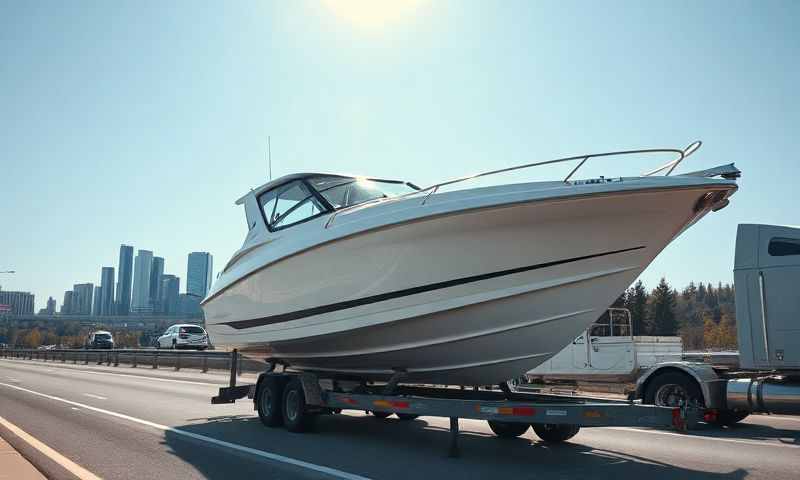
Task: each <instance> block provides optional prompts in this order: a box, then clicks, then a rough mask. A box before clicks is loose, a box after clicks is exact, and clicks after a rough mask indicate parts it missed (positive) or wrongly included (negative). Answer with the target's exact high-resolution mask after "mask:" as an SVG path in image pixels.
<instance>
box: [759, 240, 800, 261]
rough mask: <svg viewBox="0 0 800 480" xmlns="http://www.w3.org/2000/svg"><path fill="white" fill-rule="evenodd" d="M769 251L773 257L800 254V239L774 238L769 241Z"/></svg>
mask: <svg viewBox="0 0 800 480" xmlns="http://www.w3.org/2000/svg"><path fill="white" fill-rule="evenodd" d="M767 251H768V252H769V254H770V255H772V256H773V257H785V256H788V255H800V239H796V238H773V239H771V240H770V241H769V247H768V248H767Z"/></svg>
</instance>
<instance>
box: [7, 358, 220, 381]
mask: <svg viewBox="0 0 800 480" xmlns="http://www.w3.org/2000/svg"><path fill="white" fill-rule="evenodd" d="M3 360H7V361H9V362H10V363H14V364H19V365H25V366H32V367H37V365H35V364H31V363H28V362H23V361H14V360H11V359H5V358H3V359H0V361H3ZM56 369H57V370H58V371H62V372H79V373H90V374H92V375H116V376H118V377H129V378H139V379H142V380H155V381H157V382H169V383H184V384H188V385H203V386H212V387H222V386H225V385H226V382H225V381H224V380H221V383H209V382H199V381H193V380H179V379H175V380H173V379H171V378H166V377H148V376H145V375H131V374H129V373H116V372H96V371H93V370H83V369H81V368H72V367H56ZM7 378H9V379H10V378H11V377H7ZM17 381H19V380H17Z"/></svg>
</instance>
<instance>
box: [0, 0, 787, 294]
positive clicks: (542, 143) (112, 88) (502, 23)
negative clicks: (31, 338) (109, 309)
mask: <svg viewBox="0 0 800 480" xmlns="http://www.w3.org/2000/svg"><path fill="white" fill-rule="evenodd" d="M402 3H404V4H401V5H394V6H391V7H384V8H380V9H379V10H376V8H375V7H374V5H375V4H378V5H385V4H382V3H381V2H369V1H363V0H360V1H359V0H356V1H352V0H346V1H344V2H342V3H339V4H337V3H336V2H332V1H331V2H322V3H316V2H300V1H297V2H295V1H292V2H283V1H280V2H279V1H276V2H244V1H238V2H214V3H205V2H200V1H190V2H177V1H172V2H161V1H136V2H133V1H128V2H105V1H98V2H80V1H75V2H60V1H52V2H40V1H16V2H12V1H6V2H2V3H0V204H2V210H1V211H2V216H3V221H2V227H0V228H1V229H2V230H1V232H2V233H1V234H0V270H5V269H16V270H17V271H18V272H19V273H17V274H16V275H15V276H7V275H2V276H0V284H2V285H3V288H5V289H19V290H30V291H32V292H34V293H35V294H36V304H37V305H36V308H37V309H38V308H41V307H42V306H43V305H44V301H45V300H46V298H47V296H49V295H52V296H53V297H55V298H56V299H57V300H58V303H59V305H60V304H61V300H62V297H63V292H64V290H67V289H69V288H71V286H72V284H73V283H77V282H93V283H98V282H99V276H100V267H101V266H103V265H112V266H114V267H116V266H117V255H118V248H119V245H120V244H121V243H127V244H132V245H134V246H135V247H136V248H137V249H138V248H145V249H151V250H154V251H155V254H156V255H161V256H164V257H165V258H166V271H167V272H170V273H175V274H177V275H179V276H180V277H181V287H182V290H184V289H185V285H186V254H187V253H188V252H189V251H192V250H207V251H210V252H211V253H212V254H213V255H214V260H215V267H216V268H217V269H218V268H219V267H220V266H221V265H222V264H224V263H225V262H226V261H227V259H228V258H229V257H230V255H231V253H232V252H233V251H234V250H235V249H236V248H238V246H239V245H240V244H241V241H242V240H243V238H244V234H245V230H246V227H245V222H244V217H243V213H242V212H241V211H240V209H239V207H236V206H234V205H233V201H234V200H235V199H236V198H237V197H238V196H239V195H240V194H242V193H244V192H246V191H247V190H248V188H250V187H252V186H255V185H258V184H260V183H263V182H264V181H265V180H266V175H267V164H266V152H265V150H266V136H267V134H269V135H271V136H272V155H273V169H274V173H275V175H276V176H277V175H282V174H286V173H290V172H295V171H308V170H311V171H315V170H322V171H341V172H353V173H361V174H367V175H373V176H381V177H398V178H403V179H408V180H413V181H415V182H417V183H418V184H430V183H433V182H436V181H438V180H443V179H447V178H450V177H455V176H460V175H463V174H466V173H470V172H475V171H480V170H487V169H494V168H499V167H504V166H510V165H514V164H519V163H524V162H529V161H533V160H537V159H546V158H550V157H556V156H565V155H570V154H580V153H587V152H593V151H607V150H615V149H623V148H631V147H656V146H665V147H673V146H674V147H682V146H685V145H686V144H688V143H689V142H691V141H693V140H695V139H702V140H703V141H704V142H705V145H704V146H703V148H702V149H701V150H700V151H699V152H698V153H697V154H695V156H693V157H692V158H691V159H690V160H687V165H685V166H684V167H682V168H683V169H684V171H687V170H689V169H700V168H707V167H712V166H716V165H719V164H722V163H729V162H736V165H737V166H738V167H739V168H741V170H743V172H744V176H743V178H742V180H741V182H740V185H741V189H740V191H739V193H738V194H737V195H736V196H735V197H734V199H733V201H732V203H731V206H730V207H728V208H727V209H725V210H723V211H721V212H718V213H717V214H714V215H711V216H709V217H707V218H706V219H705V220H704V221H703V222H702V223H701V224H699V225H697V226H695V227H694V228H692V229H691V230H690V231H689V232H687V233H686V234H684V235H683V236H682V237H681V238H680V239H679V240H678V241H676V242H675V243H673V244H672V245H671V246H669V247H668V249H667V250H666V251H665V252H664V253H663V254H662V255H661V256H660V257H659V258H658V259H657V260H656V262H655V263H654V264H653V265H652V266H651V267H650V268H649V269H648V270H647V271H646V272H645V274H644V275H643V279H644V281H645V283H646V284H647V285H648V286H650V287H652V286H654V284H655V283H656V282H657V281H658V278H659V277H661V276H662V275H665V276H666V277H667V278H668V279H669V280H670V281H671V282H673V283H674V284H675V285H676V286H678V287H681V286H683V285H684V284H686V283H687V282H689V280H692V279H694V280H701V281H710V282H717V281H723V282H727V281H731V280H732V273H731V268H732V261H733V243H734V235H735V229H736V224H737V223H740V222H764V223H780V224H798V223H800V222H798V220H797V218H798V214H797V206H796V199H797V195H796V193H795V192H796V191H797V186H796V184H797V183H798V182H800V159H799V158H798V153H797V141H798V133H797V132H798V126H799V125H800V122H799V120H800V96H799V95H798V93H797V89H798V85H800V66H799V65H800V62H798V54H800V34H799V33H798V32H799V30H798V28H797V25H798V24H800V3H798V2H791V1H785V2H780V1H769V2H742V1H733V2H731V1H724V2H710V1H706V2H695V1H685V2H681V1H671V2H622V1H617V2H610V3H606V4H604V5H602V6H600V5H599V4H597V3H596V2H589V1H586V2H563V1H559V2H552V3H548V2H527V1H522V2H503V3H502V4H500V3H495V2H478V1H476V2H460V1H459V2H433V1H425V0H421V1H411V2H402ZM406 4H407V5H406ZM660 160H662V159H650V160H648V161H643V162H642V161H639V162H633V161H616V162H605V163H602V162H597V163H598V165H597V166H594V167H593V168H592V169H588V170H587V171H586V173H585V174H584V176H586V175H589V174H606V175H609V176H617V175H630V174H638V173H640V172H642V171H644V170H645V169H646V168H647V167H649V166H653V165H655V164H658V163H659V161H660ZM551 173H553V172H530V171H528V172H523V173H521V174H517V175H514V176H512V177H511V178H503V179H499V180H498V181H523V180H534V179H541V178H547V177H548V176H549V175H550V174H551Z"/></svg>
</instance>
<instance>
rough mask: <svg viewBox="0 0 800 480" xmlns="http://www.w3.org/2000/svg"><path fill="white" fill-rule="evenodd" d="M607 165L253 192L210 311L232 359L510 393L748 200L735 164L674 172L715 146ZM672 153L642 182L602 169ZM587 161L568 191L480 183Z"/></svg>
mask: <svg viewBox="0 0 800 480" xmlns="http://www.w3.org/2000/svg"><path fill="white" fill-rule="evenodd" d="M699 146H700V142H695V143H693V144H691V145H690V146H688V147H687V148H685V149H647V150H628V151H621V152H607V153H596V154H589V155H579V156H573V157H566V158H560V159H555V160H547V161H543V162H535V163H529V164H526V165H520V166H515V167H510V168H504V169H500V170H494V171H490V172H485V173H481V174H478V175H471V176H468V177H463V178H458V179H455V180H450V181H447V182H442V183H439V184H435V185H432V186H429V187H426V188H419V187H417V186H416V185H414V184H413V183H410V182H406V181H400V180H383V179H375V178H367V177H357V176H349V175H336V174H322V173H297V174H292V175H287V176H284V177H281V178H278V179H276V180H272V181H270V182H268V183H266V184H264V185H262V186H261V187H258V188H255V189H252V190H251V191H250V192H248V193H247V194H246V195H244V196H243V197H242V198H240V199H239V200H238V201H237V202H236V203H237V204H239V205H243V206H244V210H245V217H246V220H247V228H248V232H247V236H246V238H245V241H244V244H243V245H242V247H241V248H240V249H239V250H238V251H237V252H236V253H235V254H234V255H233V257H232V258H231V260H230V261H229V262H228V263H227V265H226V266H225V268H224V270H223V271H222V273H221V274H220V275H219V277H218V278H217V280H216V281H215V283H214V285H213V286H212V289H211V291H210V292H209V294H208V296H207V297H206V298H205V299H204V300H203V301H202V306H203V310H204V313H205V319H206V327H207V330H208V332H209V334H210V336H211V339H212V340H213V342H214V344H215V345H216V346H217V347H221V348H224V349H228V350H231V349H237V350H238V351H239V352H240V353H241V354H243V355H245V356H247V357H251V358H257V359H263V360H265V361H266V362H267V364H268V365H269V366H273V367H274V366H278V365H282V366H283V368H286V369H291V370H298V371H302V372H309V373H313V374H315V375H318V376H319V377H320V378H322V377H328V378H334V379H335V378H354V379H358V380H360V381H373V382H382V381H390V382H408V383H431V384H447V385H497V384H498V383H500V382H504V381H505V380H508V379H511V378H515V377H518V376H519V375H521V374H523V373H524V372H527V371H529V370H532V369H534V368H536V367H537V366H538V365H540V364H541V363H542V362H544V361H546V360H547V359H549V358H550V357H551V356H553V355H554V354H556V353H557V352H558V351H560V350H561V349H562V348H563V347H564V346H565V345H566V344H567V343H569V342H570V341H572V340H573V339H574V338H575V337H576V336H578V335H579V334H580V333H581V332H582V331H584V330H585V329H586V328H587V327H588V326H589V325H591V324H592V323H593V322H594V321H595V320H596V319H597V318H598V317H599V316H600V315H601V314H602V313H603V312H604V311H605V309H606V308H607V307H608V306H609V305H610V304H611V303H612V302H613V301H614V299H615V298H616V297H617V296H618V295H619V294H620V292H622V291H623V290H624V289H625V288H626V287H627V286H628V285H630V284H631V283H632V282H633V281H634V280H635V279H636V277H637V276H638V275H639V274H640V273H641V272H642V270H644V268H645V267H647V265H649V264H650V262H652V260H653V259H654V258H655V257H656V255H658V254H659V252H661V251H662V250H663V249H664V248H665V247H666V246H667V245H668V244H669V243H670V242H671V241H672V240H673V239H675V238H676V237H677V236H678V235H680V234H681V232H683V231H684V230H686V229H687V228H688V227H689V226H691V225H693V224H694V223H696V222H697V221H698V220H700V219H701V218H702V217H703V216H704V215H706V214H707V213H709V212H711V211H716V210H719V209H721V208H723V207H725V206H726V205H727V204H728V202H729V197H730V196H731V195H732V194H733V193H734V192H735V191H736V190H737V184H736V179H737V178H738V177H739V175H740V172H739V170H738V169H736V168H735V166H734V165H733V164H730V165H723V166H720V167H716V168H712V169H709V170H703V171H698V172H692V173H688V174H683V175H671V174H672V172H673V170H675V168H676V167H677V166H678V165H679V164H680V163H681V162H682V161H683V160H684V159H685V158H687V157H688V156H689V155H691V154H692V153H694V152H695V151H696V150H697V148H699ZM643 154H662V155H664V154H669V155H674V156H675V157H674V159H673V158H672V157H670V160H669V161H668V162H667V163H666V164H664V165H662V166H660V167H659V168H657V169H655V170H653V171H651V172H648V173H646V174H642V175H639V176H633V177H613V178H611V177H599V178H590V179H583V180H573V177H574V176H575V173H577V172H578V171H579V169H580V168H581V166H583V165H584V164H585V163H586V162H587V161H589V160H596V159H598V158H602V157H614V156H626V155H643ZM560 162H572V163H574V164H576V165H575V167H574V168H573V169H572V171H571V172H570V173H569V175H568V176H566V178H562V179H558V180H555V181H538V182H527V183H513V184H503V185H495V186H488V187H487V186H484V187H479V188H478V187H473V188H459V187H467V186H468V182H469V181H470V180H474V179H477V178H481V177H486V176H489V175H494V174H498V173H504V172H509V171H518V170H522V169H526V168H531V167H536V166H541V165H546V164H554V163H560Z"/></svg>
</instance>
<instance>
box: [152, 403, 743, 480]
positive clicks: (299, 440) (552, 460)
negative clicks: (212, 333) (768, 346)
mask: <svg viewBox="0 0 800 480" xmlns="http://www.w3.org/2000/svg"><path fill="white" fill-rule="evenodd" d="M196 421H197V423H192V424H187V425H184V426H181V427H178V428H179V430H182V431H186V432H192V433H196V434H200V435H205V436H208V437H212V438H215V439H220V440H224V441H227V442H231V443H235V444H238V445H242V446H246V447H250V448H255V449H259V450H263V451H267V452H271V453H275V454H279V455H283V456H286V457H290V458H294V459H298V460H303V461H305V462H310V463H314V464H317V465H323V466H327V467H331V468H335V469H338V470H342V471H345V472H349V473H353V474H358V475H363V476H366V477H371V478H376V479H402V478H409V477H414V478H459V479H460V478H503V477H505V476H507V477H508V478H534V477H541V476H547V477H550V476H552V477H554V478H555V477H559V478H561V477H563V478H591V479H592V480H597V479H605V478H608V479H618V478H646V479H648V480H654V479H662V478H663V479H674V478H681V479H700V478H702V479H715V478H720V479H722V478H725V479H734V480H735V479H742V478H744V477H746V476H747V475H748V472H747V471H746V470H743V469H734V468H732V469H731V470H730V471H727V472H725V473H714V472H708V471H705V470H693V469H690V468H684V467H679V466H675V465H670V464H667V463H664V462H663V461H659V460H656V459H654V458H647V457H642V456H636V455H631V454H628V453H625V452H622V451H614V450H612V449H596V448H592V447H589V446H585V445H582V444H581V436H580V434H579V435H578V436H576V437H575V438H574V439H572V441H570V442H567V443H564V444H561V445H547V444H545V443H542V442H540V441H538V438H537V437H535V435H533V433H532V432H531V431H529V432H528V433H526V434H525V436H524V437H523V438H515V439H500V438H497V437H494V436H493V435H489V434H483V433H474V432H469V431H465V432H462V434H461V435H460V437H459V445H460V448H461V452H462V456H461V458H457V459H453V458H448V457H447V456H446V451H447V446H448V440H449V432H448V431H447V429H445V428H440V427H437V426H433V425H429V424H428V423H427V422H426V421H425V420H424V419H418V420H415V421H411V422H403V421H399V420H396V419H393V418H389V419H385V420H380V419H377V418H375V417H373V416H367V415H364V416H350V415H333V416H323V417H321V418H320V419H319V422H318V424H317V428H316V431H315V432H314V433H307V434H292V433H289V432H287V431H285V430H283V429H270V428H266V427H264V426H263V425H262V424H261V423H260V421H259V420H258V417H255V416H253V417H243V416H230V417H226V416H218V417H211V418H207V419H202V420H201V419H196ZM532 438H536V440H533V441H532V440H531V439H532ZM165 442H166V444H167V445H168V446H169V447H170V448H171V450H172V453H173V454H174V455H176V456H178V457H180V458H182V459H184V460H185V461H187V462H189V463H191V464H192V465H194V466H195V467H196V468H197V469H198V472H200V473H202V474H203V475H205V476H206V477H207V478H225V479H232V478H250V479H252V478H254V477H253V476H254V475H257V477H256V478H274V475H278V476H281V475H279V473H280V472H282V473H283V476H284V477H285V478H306V477H309V478H319V474H316V473H315V472H310V471H308V470H303V469H300V468H298V467H287V466H285V465H282V464H280V463H278V462H274V461H268V460H265V459H260V458H257V457H255V456H254V455H250V454H247V453H239V452H235V451H234V450H231V449H226V448H224V447H219V446H214V445H210V444H208V443H206V442H203V441H200V440H195V439H191V438H187V437H186V436H183V435H180V434H177V433H174V432H167V433H166V434H165ZM659 458H663V455H661V456H660V457H659Z"/></svg>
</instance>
